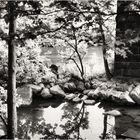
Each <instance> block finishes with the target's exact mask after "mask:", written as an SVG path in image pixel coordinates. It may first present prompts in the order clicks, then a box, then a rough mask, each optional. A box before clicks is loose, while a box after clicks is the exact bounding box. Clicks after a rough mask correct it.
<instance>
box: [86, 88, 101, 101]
mask: <svg viewBox="0 0 140 140" xmlns="http://www.w3.org/2000/svg"><path fill="white" fill-rule="evenodd" d="M99 92H100V88H99V87H98V88H96V89H95V90H91V91H90V92H89V93H88V96H89V97H92V98H93V99H95V100H96V99H98V98H99Z"/></svg>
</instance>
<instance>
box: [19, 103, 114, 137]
mask: <svg viewBox="0 0 140 140" xmlns="http://www.w3.org/2000/svg"><path fill="white" fill-rule="evenodd" d="M53 102H54V101H53ZM54 104H55V105H54ZM98 105H99V104H96V105H94V106H85V105H84V104H82V103H81V104H72V103H68V102H64V103H62V104H61V103H53V104H52V102H50V103H44V104H43V106H42V104H41V105H40V106H35V105H34V106H32V107H30V108H29V107H28V108H27V107H26V108H21V109H19V110H18V118H19V120H18V125H19V127H18V136H19V138H20V139H33V140H34V139H40V138H42V139H47V140H48V139H71V140H76V139H77V140H85V139H87V140H98V139H103V138H106V137H104V136H107V137H108V139H110V140H111V139H112V138H113V136H112V135H113V133H114V131H113V130H114V127H113V126H114V125H112V124H113V123H114V122H113V121H114V120H113V119H114V118H113V117H111V116H110V117H109V116H108V118H106V119H105V117H104V116H103V112H104V109H103V108H99V107H98ZM104 123H105V124H106V125H104ZM102 133H103V134H102Z"/></svg>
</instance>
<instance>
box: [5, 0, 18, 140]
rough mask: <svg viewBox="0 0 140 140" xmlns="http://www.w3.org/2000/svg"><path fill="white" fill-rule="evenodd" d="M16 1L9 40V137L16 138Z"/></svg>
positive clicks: (11, 12)
mask: <svg viewBox="0 0 140 140" xmlns="http://www.w3.org/2000/svg"><path fill="white" fill-rule="evenodd" d="M14 11H15V2H14V1H9V40H8V95H7V97H8V98H7V105H8V128H7V136H8V139H15V138H16V132H17V112H16V47H15V46H14V34H15V30H16V27H15V19H16V17H15V15H14Z"/></svg>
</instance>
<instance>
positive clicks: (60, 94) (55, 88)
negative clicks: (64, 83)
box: [50, 85, 66, 97]
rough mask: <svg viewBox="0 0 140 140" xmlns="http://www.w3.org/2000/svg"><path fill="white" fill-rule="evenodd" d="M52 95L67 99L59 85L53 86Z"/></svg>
mask: <svg viewBox="0 0 140 140" xmlns="http://www.w3.org/2000/svg"><path fill="white" fill-rule="evenodd" d="M50 93H51V94H53V95H55V96H58V97H65V96H66V95H65V92H64V91H63V90H62V88H61V87H60V86H59V85H56V86H53V87H51V88H50Z"/></svg>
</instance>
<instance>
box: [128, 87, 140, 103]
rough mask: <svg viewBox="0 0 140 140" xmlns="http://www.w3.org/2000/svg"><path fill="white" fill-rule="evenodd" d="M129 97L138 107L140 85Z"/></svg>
mask: <svg viewBox="0 0 140 140" xmlns="http://www.w3.org/2000/svg"><path fill="white" fill-rule="evenodd" d="M129 95H130V97H131V98H132V99H133V100H134V101H135V103H136V104H139V105H140V85H138V86H136V87H135V88H134V89H133V90H132V91H131V92H130V94H129Z"/></svg>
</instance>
